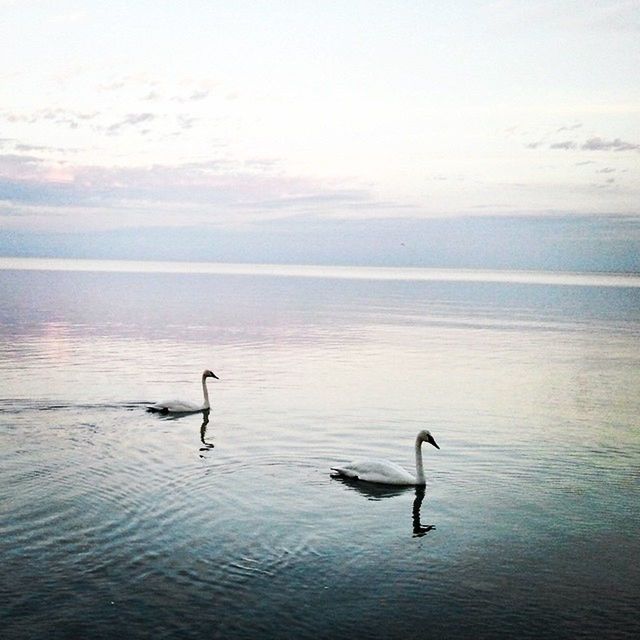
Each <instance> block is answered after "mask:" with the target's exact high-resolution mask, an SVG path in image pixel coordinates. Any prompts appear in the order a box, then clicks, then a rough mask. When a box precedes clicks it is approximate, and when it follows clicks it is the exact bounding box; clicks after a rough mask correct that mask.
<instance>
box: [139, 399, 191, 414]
mask: <svg viewBox="0 0 640 640" xmlns="http://www.w3.org/2000/svg"><path fill="white" fill-rule="evenodd" d="M147 409H148V410H149V411H156V412H159V413H190V412H196V411H202V405H197V404H195V403H194V402H187V401H185V400H165V401H164V402H156V403H155V404H153V405H151V406H149V407H147Z"/></svg>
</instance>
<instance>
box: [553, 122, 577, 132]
mask: <svg viewBox="0 0 640 640" xmlns="http://www.w3.org/2000/svg"><path fill="white" fill-rule="evenodd" d="M580 127H582V125H581V124H580V123H577V124H572V125H569V126H566V127H560V128H559V129H557V130H556V133H561V132H562V131H575V130H576V129H580Z"/></svg>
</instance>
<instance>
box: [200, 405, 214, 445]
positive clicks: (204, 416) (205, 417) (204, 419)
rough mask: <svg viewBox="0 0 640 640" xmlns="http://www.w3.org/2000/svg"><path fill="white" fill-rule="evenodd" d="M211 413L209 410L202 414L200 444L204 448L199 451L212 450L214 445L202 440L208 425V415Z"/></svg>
mask: <svg viewBox="0 0 640 640" xmlns="http://www.w3.org/2000/svg"><path fill="white" fill-rule="evenodd" d="M210 413H211V409H205V410H204V411H203V412H202V425H201V426H200V442H202V444H203V445H204V446H202V447H200V451H208V450H209V449H213V447H215V446H216V445H215V444H213V443H212V442H207V441H206V440H205V439H204V438H205V436H206V435H207V425H208V424H209V414H210Z"/></svg>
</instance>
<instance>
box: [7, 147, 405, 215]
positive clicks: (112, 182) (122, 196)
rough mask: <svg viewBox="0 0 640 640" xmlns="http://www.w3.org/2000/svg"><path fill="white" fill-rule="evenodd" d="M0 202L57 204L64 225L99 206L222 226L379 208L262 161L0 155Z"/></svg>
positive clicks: (357, 193)
mask: <svg viewBox="0 0 640 640" xmlns="http://www.w3.org/2000/svg"><path fill="white" fill-rule="evenodd" d="M0 201H4V202H8V203H14V204H15V205H16V206H17V205H20V206H27V205H45V204H46V205H50V206H52V207H57V206H61V205H64V206H65V207H67V208H68V210H67V212H66V213H67V215H68V216H69V218H71V217H73V215H74V211H76V210H77V209H78V208H85V207H92V208H96V207H101V208H108V209H110V210H111V211H112V213H113V214H114V215H118V214H119V213H120V214H121V213H122V212H124V211H130V210H132V208H135V209H136V210H138V211H140V212H143V213H145V215H148V216H149V217H150V219H152V218H153V216H154V213H155V212H156V211H157V210H163V211H165V212H168V213H167V214H166V215H167V216H169V217H172V218H173V219H176V218H181V217H182V218H184V219H185V220H187V219H189V216H191V215H197V216H199V217H200V218H201V217H202V215H205V216H208V217H209V218H210V219H213V218H216V219H219V220H220V219H225V220H227V221H229V222H232V221H233V219H234V217H235V218H239V219H254V220H257V219H261V218H274V217H279V216H282V215H287V216H288V215H291V212H292V211H293V212H295V213H296V214H301V213H314V212H315V213H322V212H327V213H329V214H331V213H335V212H336V211H342V212H343V213H344V212H348V211H349V210H350V209H353V208H358V207H361V208H364V209H365V210H366V209H367V208H375V207H376V206H377V205H380V203H379V202H375V201H374V198H373V197H372V196H371V194H370V193H369V191H367V190H364V189H362V190H360V189H353V188H346V189H345V188H343V187H341V186H340V185H336V184H324V183H322V182H319V181H314V180H311V179H307V178H303V177H297V176H287V175H282V173H281V169H280V167H279V165H278V164H277V162H276V161H270V160H264V161H263V160H255V161H254V162H249V163H245V164H243V165H236V164H233V163H231V162H229V161H227V160H210V161H207V162H197V163H185V164H180V165H154V166H151V167H134V168H130V167H99V166H71V165H69V164H66V163H55V162H50V161H47V160H45V159H43V158H40V157H37V156H35V155H30V156H27V155H16V154H0ZM388 206H389V207H392V206H394V205H393V203H389V205H388ZM236 214H237V215H236Z"/></svg>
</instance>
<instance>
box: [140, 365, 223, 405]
mask: <svg viewBox="0 0 640 640" xmlns="http://www.w3.org/2000/svg"><path fill="white" fill-rule="evenodd" d="M207 378H216V379H218V376H217V375H216V374H215V373H213V371H209V369H205V370H204V371H203V372H202V394H203V396H204V402H203V403H202V404H197V403H195V402H188V401H186V400H165V401H164V402H156V403H155V404H152V405H151V406H149V407H147V411H152V412H154V413H162V414H167V413H196V412H198V411H206V410H207V409H209V408H210V405H209V392H208V391H207Z"/></svg>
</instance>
